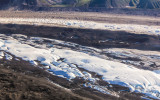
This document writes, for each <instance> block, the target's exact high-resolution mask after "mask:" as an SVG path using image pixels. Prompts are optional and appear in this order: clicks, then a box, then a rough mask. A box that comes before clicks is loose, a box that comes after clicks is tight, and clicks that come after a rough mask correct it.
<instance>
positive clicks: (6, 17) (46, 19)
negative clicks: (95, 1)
mask: <svg viewBox="0 0 160 100" xmlns="http://www.w3.org/2000/svg"><path fill="white" fill-rule="evenodd" d="M159 24H160V18H154V17H144V16H127V15H116V14H105V13H87V12H81V13H78V12H52V13H51V12H30V11H17V12H13V11H0V33H1V34H0V59H1V60H0V61H1V62H0V63H1V66H0V67H2V68H1V71H2V73H4V72H5V70H10V71H11V70H12V71H14V72H10V71H9V72H10V73H12V74H16V72H18V73H17V75H15V77H18V76H19V72H20V73H23V74H24V77H28V76H25V75H26V74H27V75H28V73H29V75H31V76H32V74H33V73H34V71H36V72H37V70H38V71H39V70H40V69H41V70H40V72H37V73H34V75H33V77H36V78H35V81H37V76H36V74H37V75H38V77H39V76H41V75H42V77H39V78H40V80H42V81H43V80H45V79H44V78H47V79H48V81H47V82H49V83H47V82H44V81H43V82H41V83H40V84H36V85H37V86H33V89H34V88H35V87H38V88H36V89H34V90H32V89H31V90H29V93H28V92H27V91H26V90H23V91H26V93H27V98H32V97H28V96H29V95H30V92H31V91H32V92H33V94H34V95H35V97H36V96H38V95H40V96H42V97H43V96H44V95H42V94H41V93H39V92H40V91H41V90H42V91H43V89H46V87H47V86H50V82H54V83H56V86H57V84H59V85H60V87H61V86H63V89H64V90H63V89H62V91H64V93H66V94H68V93H69V95H68V97H66V99H75V98H76V99H78V98H79V99H96V100H98V99H114V100H116V99H117V100H118V99H130V100H131V99H133V100H135V99H137V100H139V99H146V98H154V99H159V98H160V78H159V77H160V63H159V62H160V51H159V50H160V46H159V44H160V27H159ZM28 51H31V52H28ZM19 61H20V62H24V65H23V64H20V63H16V64H15V62H19ZM10 63H11V64H10ZM12 63H13V64H12ZM26 65H27V66H26ZM7 66H9V67H7ZM17 66H19V67H18V68H17ZM28 66H31V67H30V68H28ZM4 67H7V68H9V69H5V68H4ZM23 68H24V69H23ZM34 68H40V69H36V70H35V69H34ZM19 69H21V70H19ZM26 70H27V72H26V73H25V71H26ZM33 70H34V71H33ZM44 72H45V73H44ZM41 73H44V74H45V75H43V74H41ZM12 74H11V76H4V77H2V80H3V78H4V79H5V77H12ZM7 75H8V74H7ZM48 75H49V76H50V75H51V76H52V77H49V76H48ZM2 76H3V75H2ZM53 77H54V78H55V79H56V80H55V79H54V78H53ZM0 78H1V77H0ZM19 79H20V80H22V79H21V77H20V78H19ZM30 79H32V77H30V76H29V79H28V78H27V79H24V80H22V82H23V81H26V80H27V81H28V80H30ZM5 80H6V79H5ZM11 80H12V78H11ZM20 80H17V81H20ZM33 80H34V79H33ZM8 81H9V80H7V82H8ZM5 82H6V81H5ZM15 82H16V81H15ZM2 83H3V82H2ZM2 83H0V84H2ZM31 83H33V84H34V81H33V82H31ZM31 83H28V84H31ZM64 83H65V84H64ZM6 84H7V83H6ZM9 84H11V83H9ZM41 84H45V86H44V88H43V89H41V86H39V85H41ZM48 84H49V85H48ZM67 84H69V85H67ZM3 85H4V84H3ZM12 85H15V84H12ZM21 85H23V84H21ZM54 85H55V84H54ZM54 85H53V87H54ZM16 86H17V83H16ZM16 86H15V87H16ZM29 87H30V86H29ZM31 87H32V86H31ZM39 87H40V88H39ZM51 87H52V86H51ZM56 88H59V87H56ZM26 89H27V88H26ZM39 89H40V90H39ZM66 89H67V90H66ZM49 90H50V91H48V90H47V91H48V92H49V93H51V94H52V92H54V91H55V89H53V88H52V89H51V88H50V87H49ZM68 90H71V91H72V92H73V93H72V92H71V91H70V92H66V91H68ZM3 91H5V92H6V91H7V90H3ZM18 91H19V90H18ZM44 91H45V92H46V90H44ZM84 91H85V92H87V93H88V94H87V95H86V94H84V93H83V92H84ZM60 93H61V91H60ZM44 94H45V93H44ZM14 95H16V96H17V97H19V98H22V97H24V96H23V95H19V94H16V93H14ZM6 96H7V97H9V98H12V97H16V96H13V94H12V93H9V94H8V93H7V95H6ZM50 96H52V95H50ZM57 96H58V98H59V96H60V99H61V98H63V95H61V94H59V92H58V94H57ZM64 96H65V94H64ZM84 97H85V98H84ZM4 98H6V97H4Z"/></svg>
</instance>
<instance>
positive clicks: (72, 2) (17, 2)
mask: <svg viewBox="0 0 160 100" xmlns="http://www.w3.org/2000/svg"><path fill="white" fill-rule="evenodd" d="M0 5H1V8H3V9H4V8H8V7H9V8H10V7H15V6H16V7H21V6H36V7H85V8H86V7H87V8H88V7H93V8H95V7H104V8H126V7H137V8H149V9H154V8H160V0H1V1H0Z"/></svg>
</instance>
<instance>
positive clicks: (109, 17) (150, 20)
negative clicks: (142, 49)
mask: <svg viewBox="0 0 160 100" xmlns="http://www.w3.org/2000/svg"><path fill="white" fill-rule="evenodd" d="M0 17H3V18H58V19H75V20H86V21H96V22H104V23H118V24H140V25H156V26H157V25H158V26H159V25H160V17H158V16H156V17H154V16H140V15H127V14H116V13H115V14H114V13H113V14H112V13H111V14H110V13H100V12H67V11H66V12H61V11H59V12H58V11H53V12H45V11H39V12H34V11H0Z"/></svg>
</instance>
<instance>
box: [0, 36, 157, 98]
mask: <svg viewBox="0 0 160 100" xmlns="http://www.w3.org/2000/svg"><path fill="white" fill-rule="evenodd" d="M6 37H7V36H6ZM0 50H4V51H5V52H9V53H11V54H13V55H15V56H17V57H21V58H22V59H23V60H26V61H30V62H36V61H40V62H41V64H43V65H45V66H49V67H50V69H49V71H50V72H53V73H54V74H56V75H58V76H62V77H65V78H68V79H74V78H75V77H85V76H86V75H85V74H84V73H82V72H81V71H79V70H78V68H77V67H80V68H84V69H86V70H88V71H92V72H96V73H98V74H99V75H102V76H103V80H105V81H107V82H109V83H111V84H118V85H122V86H126V87H129V88H130V90H131V91H134V92H140V93H144V94H148V95H151V96H154V97H157V98H160V74H159V73H156V72H154V71H148V70H142V69H137V68H135V67H134V66H128V65H125V64H122V63H119V62H113V61H109V60H105V59H102V58H99V57H95V56H91V55H89V54H86V53H83V52H78V51H73V50H67V49H57V48H54V47H51V48H47V47H46V48H35V47H33V46H30V45H28V44H22V43H20V42H19V41H18V40H16V39H13V38H11V37H7V38H6V40H2V39H0ZM91 80H92V79H91Z"/></svg>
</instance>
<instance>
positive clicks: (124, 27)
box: [0, 18, 160, 35]
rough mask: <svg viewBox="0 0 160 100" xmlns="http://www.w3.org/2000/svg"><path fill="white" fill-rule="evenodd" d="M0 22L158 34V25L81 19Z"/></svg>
mask: <svg viewBox="0 0 160 100" xmlns="http://www.w3.org/2000/svg"><path fill="white" fill-rule="evenodd" d="M0 23H13V24H30V25H48V26H61V27H75V28H86V29H102V30H112V31H127V32H133V33H136V34H139V33H142V34H154V35H160V26H148V25H135V24H113V23H100V22H94V21H83V20H66V19H42V18H0Z"/></svg>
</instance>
